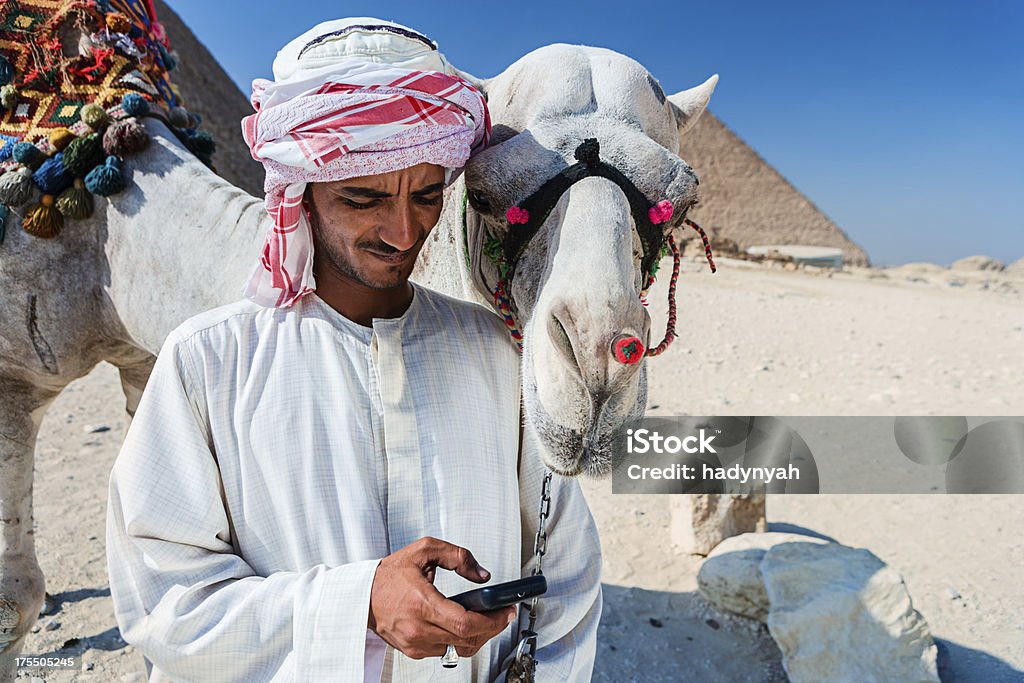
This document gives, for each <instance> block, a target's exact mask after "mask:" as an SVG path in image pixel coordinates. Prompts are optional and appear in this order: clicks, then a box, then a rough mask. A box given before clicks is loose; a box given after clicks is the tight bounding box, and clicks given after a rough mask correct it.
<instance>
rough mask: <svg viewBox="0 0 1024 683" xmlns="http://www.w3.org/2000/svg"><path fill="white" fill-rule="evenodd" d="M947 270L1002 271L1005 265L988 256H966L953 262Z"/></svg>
mask: <svg viewBox="0 0 1024 683" xmlns="http://www.w3.org/2000/svg"><path fill="white" fill-rule="evenodd" d="M949 268H950V270H1003V269H1004V268H1006V265H1005V264H1003V262H1002V261H1000V260H999V259H994V258H990V257H988V256H968V257H967V258H962V259H959V260H957V261H953V264H952V265H951V266H950V267H949Z"/></svg>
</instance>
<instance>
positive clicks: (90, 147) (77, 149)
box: [64, 133, 107, 178]
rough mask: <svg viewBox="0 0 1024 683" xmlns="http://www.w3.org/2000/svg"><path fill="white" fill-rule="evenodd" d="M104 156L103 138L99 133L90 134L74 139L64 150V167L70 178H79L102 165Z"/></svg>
mask: <svg viewBox="0 0 1024 683" xmlns="http://www.w3.org/2000/svg"><path fill="white" fill-rule="evenodd" d="M106 156H107V155H106V153H105V152H104V150H103V138H102V137H101V136H100V134H99V133H90V134H89V135H85V136H83V137H80V138H77V139H75V141H74V142H72V143H71V144H70V145H68V147H67V149H65V150H64V167H65V168H66V169H68V173H70V174H71V175H72V177H75V178H81V177H83V176H85V174H86V173H88V172H89V171H91V170H92V169H94V168H96V167H97V166H99V165H100V164H102V163H103V160H104V159H105V158H106Z"/></svg>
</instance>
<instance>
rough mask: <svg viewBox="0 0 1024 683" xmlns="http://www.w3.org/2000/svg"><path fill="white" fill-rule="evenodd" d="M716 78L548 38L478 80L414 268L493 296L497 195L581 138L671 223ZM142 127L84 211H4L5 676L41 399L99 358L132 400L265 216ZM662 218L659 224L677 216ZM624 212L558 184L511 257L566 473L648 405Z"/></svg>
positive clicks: (0, 275) (683, 203)
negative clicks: (484, 125) (27, 219)
mask: <svg viewBox="0 0 1024 683" xmlns="http://www.w3.org/2000/svg"><path fill="white" fill-rule="evenodd" d="M716 80H717V79H716V77H712V78H711V79H709V80H708V81H706V82H705V83H703V84H702V85H699V86H697V87H695V88H692V89H690V90H686V91H683V92H680V93H678V94H676V95H672V96H670V97H666V96H665V94H664V93H663V92H662V90H661V88H660V86H659V85H658V83H657V81H656V80H655V79H654V78H653V77H652V76H651V75H650V74H648V72H647V71H646V70H645V69H644V68H643V67H642V66H640V65H639V64H638V63H636V62H635V61H633V60H631V59H629V58H627V57H625V56H623V55H620V54H618V53H615V52H612V51H609V50H603V49H596V48H587V47H577V46H568V45H553V46H549V47H545V48H541V49H539V50H536V51H534V52H532V53H530V54H528V55H527V56H525V57H523V58H522V59H520V60H519V61H518V62H516V63H515V64H513V65H512V66H511V67H509V68H508V69H507V70H506V71H505V72H503V73H502V74H500V75H499V76H496V77H495V78H493V79H489V80H485V81H479V82H478V83H479V86H480V87H481V88H482V89H483V90H484V91H485V92H486V93H487V96H488V100H489V104H490V108H491V112H492V118H493V121H494V122H495V126H494V138H493V142H492V146H491V147H490V148H489V149H487V150H486V151H484V152H483V153H481V154H479V155H478V156H477V157H476V158H475V159H474V160H473V161H472V162H471V163H470V165H469V166H468V167H467V169H466V173H465V174H464V175H463V176H462V177H461V178H460V179H459V180H458V181H457V182H456V183H455V184H454V185H453V186H452V187H451V188H450V189H449V191H448V192H447V194H446V205H445V210H444V213H443V216H442V219H441V223H440V224H439V225H438V226H437V228H435V230H434V232H433V233H432V237H431V239H430V240H429V242H428V246H427V247H426V248H425V250H424V252H423V254H422V257H421V263H420V264H419V266H418V269H417V271H416V273H415V275H414V277H415V279H417V280H418V281H419V282H421V283H424V284H427V285H430V286H433V287H435V288H438V289H440V290H442V291H444V292H447V293H450V294H453V295H456V296H459V297H462V298H466V299H470V300H475V301H479V302H481V303H483V304H484V305H487V306H492V305H493V301H492V298H491V296H490V294H489V291H490V289H493V287H494V284H495V282H496V272H495V270H494V266H493V264H492V263H491V262H490V261H489V260H488V259H487V258H486V257H485V256H484V251H485V249H484V247H485V243H486V242H487V240H488V239H489V236H493V237H496V238H498V239H500V238H501V237H502V236H503V235H504V234H505V231H506V230H508V229H510V228H509V226H508V225H507V224H506V223H505V222H504V219H503V217H504V212H505V210H506V209H507V208H509V207H510V206H512V205H514V204H515V203H516V202H520V201H522V200H523V198H525V197H527V196H528V195H530V194H531V193H533V192H534V191H535V190H537V189H538V187H540V186H541V185H542V184H544V182H545V181H546V180H547V179H548V178H549V177H551V176H553V175H555V174H556V173H557V172H559V171H560V170H561V169H564V168H566V167H567V166H569V165H571V164H573V163H575V160H574V159H573V154H574V151H575V150H576V149H577V147H578V146H579V145H580V143H581V142H583V141H584V140H585V139H588V138H595V139H597V140H598V142H599V145H600V158H601V159H602V160H603V161H606V162H607V163H609V164H612V165H614V166H615V167H616V168H618V169H619V170H620V171H621V172H622V173H623V174H624V175H625V176H626V177H628V178H629V179H630V180H631V181H632V183H633V184H634V185H635V186H636V187H637V188H639V189H640V190H641V191H642V192H643V193H644V194H645V195H646V196H647V198H648V199H649V200H650V201H651V202H656V201H659V200H662V199H668V200H670V201H672V203H673V205H674V207H675V211H676V214H675V215H676V219H678V218H680V217H681V215H682V213H683V212H684V211H685V210H686V209H687V208H688V206H689V205H690V204H692V203H693V202H694V201H695V199H696V177H695V176H694V174H693V172H692V170H691V169H690V168H689V166H687V164H686V163H685V162H684V161H683V160H682V159H680V158H679V156H678V151H679V145H680V135H681V134H682V133H683V132H684V131H685V130H686V129H687V128H689V127H690V126H691V125H693V123H694V122H695V121H696V119H697V117H698V116H700V114H701V112H703V110H704V109H705V107H706V106H707V103H708V100H709V98H710V97H711V93H712V91H713V89H714V86H715V83H716ZM146 126H147V129H148V131H149V133H150V134H151V136H152V139H153V142H152V144H151V145H150V146H149V148H148V149H147V151H145V152H144V153H142V154H140V155H139V156H137V157H132V158H131V159H130V160H129V161H128V162H127V163H126V168H127V169H128V171H129V172H130V185H129V188H128V189H127V190H126V191H125V192H123V193H121V194H118V195H114V196H112V197H111V198H110V200H109V201H106V200H102V199H99V198H97V209H96V212H95V213H94V215H93V217H92V218H90V219H87V220H80V221H69V222H68V224H67V225H66V227H65V229H64V230H63V232H62V233H61V234H60V235H59V236H58V237H57V238H55V239H51V240H42V239H37V238H35V237H31V236H29V235H27V234H26V233H24V232H23V231H21V230H19V229H16V228H15V226H16V225H17V222H18V221H19V220H20V215H19V214H18V212H13V213H12V215H11V217H10V218H9V225H8V230H7V236H6V240H5V242H4V243H3V245H2V246H0V395H2V396H3V404H2V408H0V679H3V678H5V677H8V676H12V675H13V659H14V656H15V655H16V654H17V653H18V652H19V651H20V649H21V645H22V643H23V640H24V637H25V634H26V633H27V632H28V631H29V629H30V627H31V626H32V624H33V623H34V621H35V619H36V615H37V614H38V613H39V609H40V607H41V605H42V602H43V598H44V583H43V575H42V572H41V571H40V568H39V564H38V562H37V561H36V556H35V548H34V539H33V535H32V534H33V529H32V525H33V523H32V471H33V447H34V444H35V439H36V435H37V431H38V428H39V424H40V421H41V419H42V416H43V413H44V411H45V410H46V408H47V406H48V405H49V404H50V403H51V402H52V401H53V399H54V398H55V397H56V396H57V394H58V393H59V392H60V391H61V390H62V389H63V388H64V387H65V386H67V385H68V383H70V382H71V381H72V380H74V379H76V378H78V377H82V376H83V375H85V374H86V373H88V372H89V371H90V370H91V369H92V368H93V367H94V366H95V365H96V364H97V363H98V362H100V361H104V360H105V361H108V362H110V363H111V364H113V365H115V366H116V367H117V368H118V369H119V371H120V376H121V382H122V387H123V389H124V394H125V396H126V399H127V409H128V412H129V413H132V412H133V411H134V408H135V407H136V405H137V404H138V400H139V397H140V395H141V392H142V390H143V388H144V386H145V383H146V379H147V377H148V375H149V372H150V369H151V367H152V363H153V360H154V354H155V353H156V352H157V351H158V350H159V348H160V346H161V344H162V342H163V340H164V338H165V336H166V335H167V334H168V332H170V330H171V329H173V328H174V327H175V326H176V325H178V324H179V323H180V322H181V321H183V320H184V319H185V318H188V317H189V316H192V315H194V314H196V313H199V312H200V311H203V310H206V309H209V308H212V307H215V306H219V305H222V304H224V303H227V302H229V301H232V300H235V299H237V298H238V297H239V291H240V284H241V283H242V281H243V280H244V279H245V276H246V275H247V274H248V272H249V271H250V269H251V267H252V266H253V264H254V259H255V258H256V255H257V254H258V253H259V250H260V247H261V244H262V241H263V238H264V235H265V233H266V230H267V226H268V220H269V219H268V218H267V216H266V214H265V212H264V207H263V202H262V201H261V200H260V199H257V198H255V197H252V196H250V195H249V194H247V193H246V192H244V191H243V190H240V189H238V188H236V187H234V186H232V185H230V184H229V183H227V182H226V181H224V180H222V179H221V178H220V177H218V176H217V175H215V174H214V173H212V172H211V171H210V170H208V169H207V167H206V166H204V165H203V164H202V163H201V162H200V161H198V160H197V159H196V158H195V157H193V156H192V155H191V154H190V153H189V152H188V151H186V150H185V149H184V148H183V147H182V146H181V144H180V143H179V142H178V140H177V139H176V138H175V136H174V135H173V134H172V133H171V132H170V131H169V130H168V129H167V128H166V127H164V126H163V124H161V123H159V122H157V121H154V120H151V119H150V120H147V121H146ZM467 192H468V196H469V198H470V201H469V205H468V207H466V209H465V211H463V207H464V202H463V201H462V200H463V197H464V196H465V195H466V193H467ZM676 219H673V221H672V222H671V229H672V230H680V229H681V228H680V226H681V223H680V222H679V221H678V220H676ZM633 223H634V221H633V219H632V214H631V212H630V206H629V204H628V202H627V198H626V196H625V194H624V193H623V190H622V189H620V187H619V185H617V184H616V183H614V182H611V181H610V180H607V179H604V178H598V177H589V178H586V179H583V180H581V181H579V182H578V183H576V184H574V185H572V187H571V188H570V189H568V190H567V191H566V192H564V194H562V195H561V197H560V198H559V199H558V201H557V203H556V204H555V205H554V208H553V210H552V211H551V213H550V214H549V215H548V216H547V218H546V220H545V221H544V222H543V224H542V225H541V226H540V228H539V230H538V231H537V233H536V235H535V236H534V237H533V239H531V240H530V241H529V242H528V243H527V244H526V245H525V248H524V250H523V251H522V253H521V255H519V257H518V260H517V267H516V271H515V277H514V278H513V280H512V282H511V287H510V294H511V302H512V303H511V305H512V309H513V311H514V313H515V316H516V319H517V320H518V322H519V324H520V325H522V328H523V334H524V354H523V360H522V362H523V373H522V376H523V382H524V386H523V391H524V403H525V406H526V426H527V431H528V433H529V434H530V436H531V437H533V438H535V439H536V440H537V443H538V446H539V450H540V452H541V455H542V457H543V458H544V460H545V461H546V463H547V464H548V465H549V466H550V467H551V468H552V469H553V470H555V471H557V472H560V473H563V474H568V475H575V474H579V473H589V474H594V475H600V474H604V473H607V471H608V469H609V467H610V464H611V463H610V452H611V451H610V435H611V433H612V432H613V431H614V430H615V429H616V428H618V427H619V426H621V425H622V424H623V422H624V421H626V420H628V419H631V418H634V417H636V416H638V415H640V414H641V413H642V412H643V409H644V405H645V402H646V378H645V372H646V369H645V366H646V362H641V363H636V364H623V363H619V362H617V361H616V360H614V358H613V356H612V353H611V350H610V340H611V339H612V338H614V337H615V336H616V335H619V334H621V333H627V334H632V335H637V336H639V337H640V339H642V340H646V339H648V335H649V330H650V327H651V321H650V319H649V317H648V315H647V313H646V311H645V309H644V307H643V306H642V305H641V303H640V301H639V298H638V290H639V288H640V285H641V281H642V278H641V272H640V267H639V259H640V255H641V254H642V248H641V244H640V241H639V238H638V235H637V230H636V229H635V226H634V224H633ZM669 225H670V224H668V223H666V226H669ZM511 227H512V228H515V227H517V226H515V225H513V226H511ZM666 229H668V228H666ZM467 261H468V262H467ZM650 336H651V337H653V336H655V335H654V334H650ZM654 341H657V340H656V339H655V340H654Z"/></svg>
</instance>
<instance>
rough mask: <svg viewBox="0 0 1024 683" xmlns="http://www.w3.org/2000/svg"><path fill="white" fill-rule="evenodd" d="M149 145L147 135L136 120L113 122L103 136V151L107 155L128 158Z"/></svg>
mask: <svg viewBox="0 0 1024 683" xmlns="http://www.w3.org/2000/svg"><path fill="white" fill-rule="evenodd" d="M148 144H149V133H147V132H146V128H145V127H144V126H143V125H142V124H141V123H139V120H138V119H135V118H130V119H123V120H121V121H115V122H114V123H112V124H110V126H109V127H108V128H107V132H106V133H104V134H103V149H104V151H105V152H106V153H107V154H112V155H115V156H122V157H123V156H128V155H129V154H134V153H136V152H139V151H142V150H143V149H145V148H146V145H148Z"/></svg>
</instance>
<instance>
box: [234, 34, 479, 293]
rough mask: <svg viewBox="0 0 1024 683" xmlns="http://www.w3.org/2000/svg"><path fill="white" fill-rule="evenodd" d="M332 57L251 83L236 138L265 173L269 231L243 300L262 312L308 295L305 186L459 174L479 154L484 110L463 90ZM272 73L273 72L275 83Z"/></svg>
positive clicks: (435, 77) (448, 77) (433, 75)
mask: <svg viewBox="0 0 1024 683" xmlns="http://www.w3.org/2000/svg"><path fill="white" fill-rule="evenodd" d="M381 23H387V22H381ZM318 28H319V27H318ZM307 36H308V34H307ZM307 36H303V37H302V38H301V40H306V39H307ZM327 37H331V35H328V36H327ZM384 39H385V40H407V39H405V38H401V37H398V38H395V37H394V36H386V37H385V38H384ZM339 40H343V38H341V39H339ZM294 42H295V41H293V43H294ZM307 44H315V39H314V41H310V42H308V43H307ZM291 45H292V44H290V46H291ZM286 50H288V48H285V50H282V53H281V55H279V57H278V59H279V60H280V59H281V56H282V55H283V54H285V52H286ZM339 52H340V53H342V54H341V55H340V56H339V57H338V58H337V59H334V60H331V61H332V62H333V63H328V64H324V63H323V61H324V60H323V59H320V60H319V61H318V62H317V65H316V66H315V68H306V69H298V70H296V71H293V72H292V73H290V74H289V75H288V76H287V77H285V78H280V79H278V80H277V81H268V80H264V79H257V80H255V81H253V93H252V105H253V108H255V109H256V113H255V114H253V115H251V116H248V117H246V118H245V119H243V120H242V134H243V136H244V137H245V141H246V143H247V144H248V145H249V150H250V152H251V153H252V156H253V158H254V159H256V160H257V161H261V162H262V163H263V166H264V168H265V169H266V180H265V182H264V190H265V191H266V206H267V212H268V213H269V214H270V215H271V217H272V218H273V219H274V227H273V229H272V230H271V231H270V233H269V234H268V235H267V240H266V243H265V244H264V247H263V254H262V258H261V259H260V263H259V265H258V266H257V267H256V269H255V270H254V271H253V273H252V275H251V276H250V278H249V281H248V283H247V284H246V286H245V288H244V289H243V293H244V294H245V296H247V297H248V298H250V299H252V300H253V301H255V302H257V303H259V304H261V305H264V306H273V307H281V306H291V305H292V304H293V303H295V302H296V301H297V300H298V299H299V298H301V297H302V296H304V295H306V294H308V293H310V292H312V291H313V290H314V289H316V282H315V280H314V278H313V235H312V229H311V227H310V224H309V219H308V217H307V215H306V211H305V209H304V207H303V195H304V193H305V189H306V183H308V182H331V181H335V180H343V179H345V178H352V177H357V176H367V175H376V174H379V173H387V172H390V171H395V170H399V169H402V168H408V167H410V166H415V165H416V164H420V163H432V164H438V165H440V166H444V167H446V168H448V169H458V168H461V167H462V166H464V165H465V163H466V161H467V159H469V157H470V155H471V154H472V153H473V152H475V151H477V150H478V149H482V148H483V147H484V146H486V144H487V138H488V135H489V133H490V119H489V116H488V112H487V105H486V103H485V102H484V98H483V96H482V95H481V93H480V92H479V91H478V90H477V89H476V88H474V87H473V86H472V85H471V84H470V83H469V82H467V81H465V80H464V79H462V78H460V77H459V76H456V75H454V74H448V73H443V72H440V71H428V70H420V69H408V68H402V67H399V66H396V65H394V64H388V63H381V62H378V61H370V60H369V59H368V58H366V57H364V56H362V55H358V54H353V55H351V56H349V55H350V54H351V51H349V53H348V54H346V53H345V50H339ZM301 55H302V51H299V56H300V57H301ZM440 63H442V64H443V63H444V61H443V57H442V58H441V62H440ZM278 67H279V65H278V63H277V62H275V73H276V72H277V71H278Z"/></svg>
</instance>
